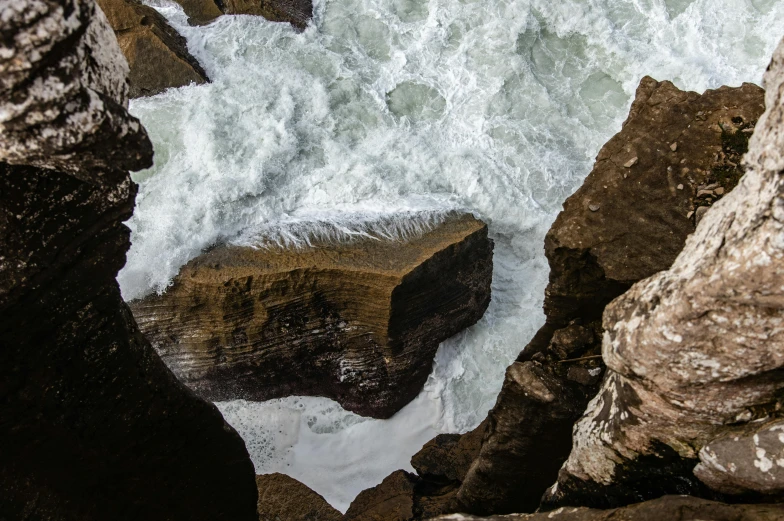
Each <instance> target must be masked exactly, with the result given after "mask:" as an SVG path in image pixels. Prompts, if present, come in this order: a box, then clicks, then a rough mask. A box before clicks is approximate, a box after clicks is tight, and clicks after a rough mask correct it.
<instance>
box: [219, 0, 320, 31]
mask: <svg viewBox="0 0 784 521" xmlns="http://www.w3.org/2000/svg"><path fill="white" fill-rule="evenodd" d="M221 3H222V4H223V12H224V13H226V14H255V15H259V16H263V17H264V18H266V19H267V20H272V21H273V22H289V23H291V25H293V26H294V27H296V28H297V29H305V27H307V25H308V22H309V21H310V19H311V18H313V3H312V0H221Z"/></svg>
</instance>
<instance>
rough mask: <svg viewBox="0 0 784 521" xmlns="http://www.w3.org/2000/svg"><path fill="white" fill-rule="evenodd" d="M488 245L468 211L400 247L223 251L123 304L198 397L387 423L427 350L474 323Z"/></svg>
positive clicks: (426, 363)
mask: <svg viewBox="0 0 784 521" xmlns="http://www.w3.org/2000/svg"><path fill="white" fill-rule="evenodd" d="M492 247H493V245H492V241H491V240H489V239H488V237H487V227H486V226H485V225H484V224H483V223H482V222H480V221H477V220H476V219H474V218H473V217H471V216H469V215H461V216H453V217H450V218H448V219H447V220H446V221H445V222H444V223H442V224H440V225H438V226H436V227H435V228H434V229H432V230H431V231H429V232H426V233H424V234H423V235H421V236H419V237H415V238H412V239H410V240H407V241H406V242H405V243H401V242H399V241H391V240H372V239H367V240H361V241H357V242H353V243H350V244H337V245H330V244H324V245H320V246H316V247H308V248H303V249H255V248H250V247H238V246H220V247H217V248H215V249H213V250H211V251H209V252H207V253H205V254H203V255H201V256H200V257H197V258H196V259H194V260H193V261H191V262H189V263H188V264H187V265H186V266H185V267H183V268H182V270H181V271H180V274H179V275H178V276H177V278H176V279H175V280H174V283H173V285H172V287H171V288H169V289H168V290H167V292H166V293H165V294H163V295H160V296H159V295H152V296H150V297H147V298H144V299H142V300H138V301H135V302H132V303H131V308H132V309H133V312H134V315H135V316H136V319H137V320H138V321H139V324H140V327H141V328H142V331H143V332H144V333H145V335H146V336H147V337H148V338H149V339H150V341H151V342H152V344H153V346H154V347H155V348H156V349H157V350H158V352H159V353H160V355H161V357H162V358H163V360H164V361H165V362H166V363H167V365H168V366H169V367H170V368H171V369H172V370H173V371H174V372H175V374H177V376H178V377H179V378H180V379H181V380H182V381H183V382H185V383H186V384H187V385H188V386H190V387H191V388H192V389H194V390H195V391H196V392H197V393H198V394H199V395H201V396H203V397H205V398H207V399H210V400H230V399H237V398H242V399H248V400H267V399H270V398H276V397H281V396H291V395H310V396H327V397H330V398H333V399H335V400H336V401H338V402H339V403H340V404H341V405H342V406H343V407H345V408H346V409H348V410H351V411H354V412H357V413H359V414H363V415H369V416H374V417H379V418H387V417H389V416H391V415H392V414H394V413H395V412H396V411H398V410H399V409H400V408H401V407H403V406H404V405H405V404H407V403H408V402H409V401H411V400H412V399H413V398H414V397H415V396H416V395H417V394H418V393H419V391H420V390H421V389H422V386H423V385H424V383H425V380H426V379H427V376H428V374H429V373H430V369H431V365H432V360H433V356H434V355H435V352H436V349H437V348H438V344H439V343H440V342H441V341H443V340H445V339H447V338H449V337H450V336H452V335H454V334H456V333H458V332H459V331H461V330H463V329H465V328H466V327H468V326H470V325H472V324H474V323H475V322H476V321H477V320H479V318H481V316H482V314H483V313H484V311H485V309H486V308H487V306H488V304H489V302H490V281H491V278H492Z"/></svg>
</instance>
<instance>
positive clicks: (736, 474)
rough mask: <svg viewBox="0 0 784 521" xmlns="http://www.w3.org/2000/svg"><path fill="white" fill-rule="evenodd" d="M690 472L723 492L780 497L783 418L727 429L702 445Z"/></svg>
mask: <svg viewBox="0 0 784 521" xmlns="http://www.w3.org/2000/svg"><path fill="white" fill-rule="evenodd" d="M694 474H695V475H696V476H697V477H698V478H699V479H700V480H702V481H703V482H704V483H707V484H708V485H709V486H710V487H711V488H712V489H714V490H718V491H719V492H724V493H725V494H731V495H735V494H740V495H750V494H753V493H756V494H759V495H761V496H771V497H777V498H779V499H780V498H782V497H784V420H774V421H770V422H765V423H762V424H761V425H760V424H750V425H746V426H745V427H743V428H740V429H731V430H728V431H727V432H725V433H724V434H722V435H721V436H720V437H719V438H717V439H715V440H712V441H711V442H709V443H708V444H707V445H705V446H704V447H703V448H702V450H701V451H700V464H699V465H697V467H696V468H695V469H694Z"/></svg>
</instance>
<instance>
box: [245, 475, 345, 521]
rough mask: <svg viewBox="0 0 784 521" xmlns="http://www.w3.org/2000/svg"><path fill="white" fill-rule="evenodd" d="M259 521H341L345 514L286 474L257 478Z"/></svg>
mask: <svg viewBox="0 0 784 521" xmlns="http://www.w3.org/2000/svg"><path fill="white" fill-rule="evenodd" d="M256 485H257V486H258V489H259V503H258V510H259V521H341V519H343V514H341V513H340V512H338V511H337V510H335V509H334V508H333V507H332V506H331V505H330V504H329V503H327V500H326V499H324V498H323V497H321V496H320V495H319V494H317V493H316V492H313V491H312V490H311V489H309V488H308V487H307V486H305V485H303V484H302V483H300V482H299V481H297V480H296V479H294V478H290V477H288V476H286V475H285V474H277V473H276V474H264V475H262V476H256Z"/></svg>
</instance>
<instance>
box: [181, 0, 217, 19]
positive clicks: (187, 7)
mask: <svg viewBox="0 0 784 521" xmlns="http://www.w3.org/2000/svg"><path fill="white" fill-rule="evenodd" d="M174 1H175V2H177V3H178V4H180V5H181V6H182V10H183V11H185V14H186V15H188V23H189V24H191V25H205V24H208V23H210V22H212V21H213V20H215V19H216V18H218V17H219V16H221V15H222V14H223V11H222V10H221V8H220V7H218V3H217V2H216V1H215V0H174Z"/></svg>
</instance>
